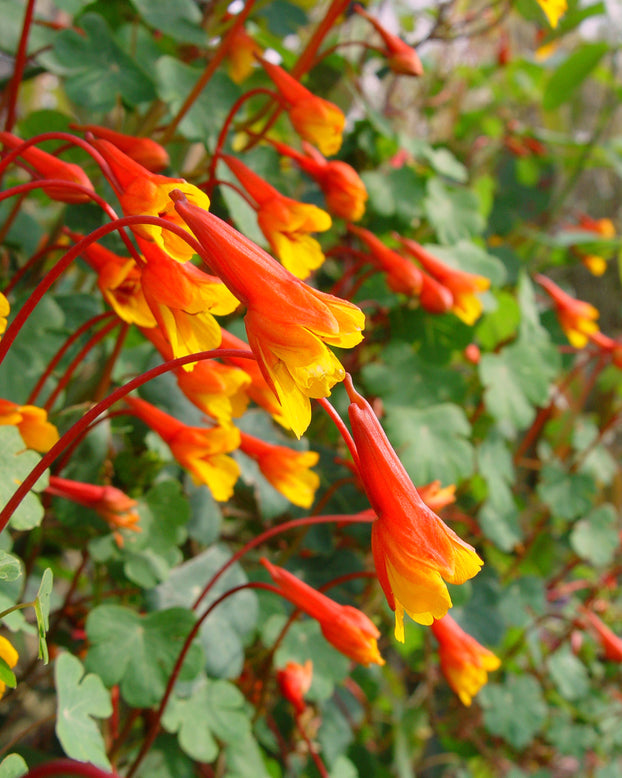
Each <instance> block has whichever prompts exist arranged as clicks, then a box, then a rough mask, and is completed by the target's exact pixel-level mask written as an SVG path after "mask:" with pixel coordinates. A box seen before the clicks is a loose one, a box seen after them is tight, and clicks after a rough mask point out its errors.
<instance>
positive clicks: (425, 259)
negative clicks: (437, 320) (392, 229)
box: [399, 238, 490, 324]
mask: <svg viewBox="0 0 622 778" xmlns="http://www.w3.org/2000/svg"><path fill="white" fill-rule="evenodd" d="M399 240H400V242H401V244H402V245H403V246H404V248H405V249H406V250H407V251H408V252H409V253H410V254H412V255H413V257H415V258H416V259H417V261H418V262H420V263H421V264H422V265H423V267H424V269H425V270H427V272H428V273H430V274H431V275H432V276H433V277H434V279H436V281H438V282H439V283H440V284H442V285H443V286H444V287H446V288H447V289H449V291H450V292H451V294H452V295H453V305H452V308H451V310H452V311H453V313H454V314H455V315H456V316H457V317H458V318H459V319H461V320H462V321H463V322H464V323H465V324H474V323H475V322H476V321H477V319H478V318H479V317H480V315H481V313H482V303H481V301H480V299H479V297H477V296H476V292H484V291H486V289H488V288H489V287H490V280H489V279H488V278H484V276H478V275H476V274H475V273H467V272H465V271H464V270H456V269H455V268H453V267H449V265H446V264H445V263H444V262H441V261H440V259H437V258H436V257H434V256H432V254H430V252H429V251H426V249H424V248H423V246H421V245H420V244H419V243H417V242H416V241H414V240H410V239H409V238H400V239H399Z"/></svg>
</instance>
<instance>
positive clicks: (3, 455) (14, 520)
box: [0, 426, 48, 530]
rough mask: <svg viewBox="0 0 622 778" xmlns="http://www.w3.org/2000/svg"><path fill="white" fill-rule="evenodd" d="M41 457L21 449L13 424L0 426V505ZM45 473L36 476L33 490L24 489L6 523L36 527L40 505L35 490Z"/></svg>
mask: <svg viewBox="0 0 622 778" xmlns="http://www.w3.org/2000/svg"><path fill="white" fill-rule="evenodd" d="M40 459H41V457H40V456H39V454H37V453H36V452H35V451H30V450H28V449H26V448H25V446H24V441H23V440H22V436H21V435H20V434H19V432H18V430H17V428H16V427H12V426H6V427H0V505H1V506H3V507H4V506H5V505H6V504H7V502H8V501H9V499H10V498H11V497H12V496H13V493H14V492H15V489H16V487H17V486H18V485H19V484H20V483H21V482H22V481H23V480H24V478H25V477H26V476H27V475H28V474H29V473H30V471H31V470H32V469H33V467H34V466H35V465H36V464H37V463H38V462H39V461H40ZM47 479H48V473H47V470H46V472H45V473H44V474H43V475H42V476H41V478H39V480H38V481H37V483H36V484H35V485H34V487H33V490H32V491H30V492H28V494H26V496H25V497H24V499H23V500H22V501H21V503H20V504H19V505H18V506H17V508H16V509H15V511H14V513H13V515H12V516H11V520H10V526H11V527H13V529H17V530H27V529H32V528H33V527H37V526H39V524H41V520H42V519H43V507H42V505H41V502H40V501H39V498H38V497H37V495H36V494H35V492H39V491H41V490H42V489H44V488H45V487H46V486H47Z"/></svg>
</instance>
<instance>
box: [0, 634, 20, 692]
mask: <svg viewBox="0 0 622 778" xmlns="http://www.w3.org/2000/svg"><path fill="white" fill-rule="evenodd" d="M0 657H1V658H2V659H4V661H5V662H6V663H7V665H8V666H9V667H10V668H11V670H12V669H13V668H14V667H15V665H16V664H17V660H18V659H19V654H18V653H17V651H16V650H15V649H14V648H13V645H12V644H11V643H10V641H8V640H7V639H6V638H5V637H3V636H2V635H0ZM13 685H14V684H13ZM5 691H6V683H5V682H4V681H0V697H2V695H3V694H4V692H5Z"/></svg>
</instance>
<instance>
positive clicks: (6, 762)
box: [0, 754, 28, 778]
mask: <svg viewBox="0 0 622 778" xmlns="http://www.w3.org/2000/svg"><path fill="white" fill-rule="evenodd" d="M27 772H28V765H27V764H26V762H25V761H24V759H23V758H22V757H21V756H20V755H19V754H9V755H8V756H7V757H5V758H4V759H3V760H2V761H1V762H0V776H2V778H21V776H22V775H26V773H27Z"/></svg>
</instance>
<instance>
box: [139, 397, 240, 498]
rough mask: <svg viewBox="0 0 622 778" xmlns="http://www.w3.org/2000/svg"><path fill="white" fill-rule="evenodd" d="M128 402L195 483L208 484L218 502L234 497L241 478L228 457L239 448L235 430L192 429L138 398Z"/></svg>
mask: <svg viewBox="0 0 622 778" xmlns="http://www.w3.org/2000/svg"><path fill="white" fill-rule="evenodd" d="M125 402H126V403H127V404H128V405H129V407H130V409H131V412H132V414H133V415H134V416H136V417H137V418H139V419H140V420H141V421H143V422H144V423H145V424H146V425H147V426H148V427H150V428H151V429H152V430H153V431H154V432H156V433H157V434H158V435H159V436H160V437H161V438H162V440H163V441H164V442H165V443H166V445H167V446H168V447H169V448H170V450H171V453H172V454H173V456H174V457H175V459H176V460H177V461H178V462H179V464H180V465H181V466H182V467H184V468H185V469H186V470H188V472H189V473H190V475H191V476H192V480H193V481H194V483H195V484H205V485H206V486H207V487H208V488H209V490H210V491H211V493H212V495H213V497H214V499H215V500H218V501H219V502H225V501H226V500H228V499H229V498H230V497H231V495H232V494H233V487H234V485H235V482H236V481H237V480H238V476H239V475H240V469H239V467H238V465H237V463H236V461H235V460H234V459H232V458H231V457H230V456H227V454H228V453H229V452H231V451H233V450H234V449H236V448H238V446H239V445H240V433H239V431H238V430H237V429H236V428H235V427H233V426H214V427H190V426H189V425H188V424H184V423H183V422H181V421H178V420H177V419H176V418H174V417H173V416H171V415H170V414H168V413H165V412H164V411H161V410H160V409H159V408H156V407H155V406H154V405H151V403H148V402H146V401H145V400H141V399H139V398H138V397H126V398H125Z"/></svg>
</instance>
